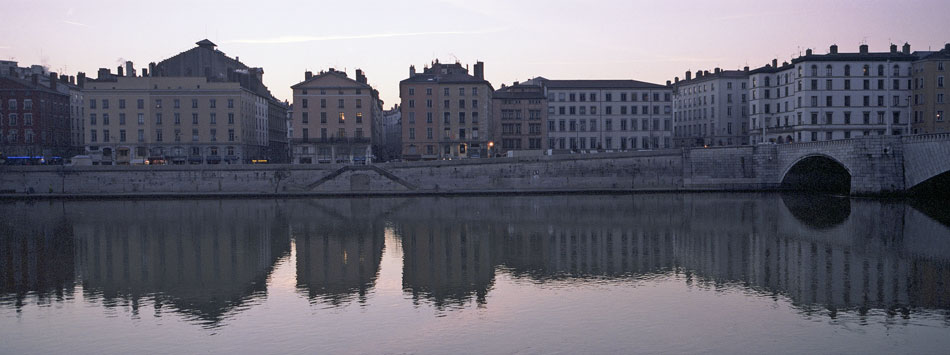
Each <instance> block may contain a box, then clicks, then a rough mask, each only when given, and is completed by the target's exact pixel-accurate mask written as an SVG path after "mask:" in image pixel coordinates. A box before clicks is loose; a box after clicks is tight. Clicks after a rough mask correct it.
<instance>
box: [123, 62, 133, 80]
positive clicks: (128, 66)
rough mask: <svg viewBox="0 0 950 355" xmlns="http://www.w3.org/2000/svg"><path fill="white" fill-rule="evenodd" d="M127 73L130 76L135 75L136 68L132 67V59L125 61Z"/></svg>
mask: <svg viewBox="0 0 950 355" xmlns="http://www.w3.org/2000/svg"><path fill="white" fill-rule="evenodd" d="M125 74H126V75H128V76H130V77H134V76H135V68H133V67H132V61H126V62H125Z"/></svg>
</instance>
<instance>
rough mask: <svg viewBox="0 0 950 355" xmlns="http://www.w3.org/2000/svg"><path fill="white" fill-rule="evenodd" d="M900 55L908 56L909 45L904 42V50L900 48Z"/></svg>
mask: <svg viewBox="0 0 950 355" xmlns="http://www.w3.org/2000/svg"><path fill="white" fill-rule="evenodd" d="M901 52H902V53H904V54H910V43H907V42H904V48H902V51H901Z"/></svg>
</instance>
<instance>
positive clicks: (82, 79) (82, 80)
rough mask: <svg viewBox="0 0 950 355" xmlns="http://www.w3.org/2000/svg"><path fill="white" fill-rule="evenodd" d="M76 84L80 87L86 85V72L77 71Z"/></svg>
mask: <svg viewBox="0 0 950 355" xmlns="http://www.w3.org/2000/svg"><path fill="white" fill-rule="evenodd" d="M76 86H79V88H80V89H82V88H84V87H86V73H83V72H79V73H77V74H76Z"/></svg>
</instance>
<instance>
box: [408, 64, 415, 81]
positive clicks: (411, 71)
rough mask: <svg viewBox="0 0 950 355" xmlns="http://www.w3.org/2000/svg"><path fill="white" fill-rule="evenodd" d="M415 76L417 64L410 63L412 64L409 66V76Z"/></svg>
mask: <svg viewBox="0 0 950 355" xmlns="http://www.w3.org/2000/svg"><path fill="white" fill-rule="evenodd" d="M414 76H416V66H415V65H410V66H409V77H410V78H411V77H414Z"/></svg>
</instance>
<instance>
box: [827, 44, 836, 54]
mask: <svg viewBox="0 0 950 355" xmlns="http://www.w3.org/2000/svg"><path fill="white" fill-rule="evenodd" d="M828 53H830V54H838V45H837V44H832V45H831V48H829V49H828Z"/></svg>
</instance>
